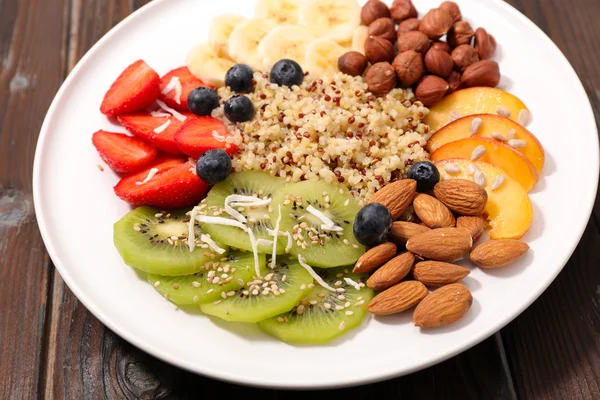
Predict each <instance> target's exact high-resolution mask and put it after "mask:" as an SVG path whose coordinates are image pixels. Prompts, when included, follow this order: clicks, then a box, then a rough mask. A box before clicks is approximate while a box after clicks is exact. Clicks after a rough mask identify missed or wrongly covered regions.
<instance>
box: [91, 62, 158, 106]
mask: <svg viewBox="0 0 600 400" xmlns="http://www.w3.org/2000/svg"><path fill="white" fill-rule="evenodd" d="M159 94H160V77H159V76H158V74H157V73H156V71H154V70H153V69H152V68H151V67H150V66H149V65H148V64H146V63H145V62H144V61H142V60H138V61H136V62H134V63H133V64H131V65H130V66H129V67H127V68H126V69H125V71H123V72H122V73H121V75H119V77H118V78H117V80H116V81H115V82H114V83H113V84H112V86H111V87H110V89H108V92H106V94H105V95H104V100H103V101H102V105H101V106H100V111H101V112H102V114H105V115H109V116H110V115H120V114H125V113H130V112H136V111H140V110H143V109H144V108H146V107H148V106H149V105H151V104H152V103H153V102H154V101H155V100H156V99H157V98H158V95H159Z"/></svg>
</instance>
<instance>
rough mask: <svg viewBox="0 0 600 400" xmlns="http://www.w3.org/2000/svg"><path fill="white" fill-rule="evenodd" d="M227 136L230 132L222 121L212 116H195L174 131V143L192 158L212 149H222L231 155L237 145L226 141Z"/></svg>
mask: <svg viewBox="0 0 600 400" xmlns="http://www.w3.org/2000/svg"><path fill="white" fill-rule="evenodd" d="M229 136H231V134H230V133H229V132H228V131H227V127H226V126H225V124H224V123H223V122H222V121H219V120H218V119H216V118H213V117H196V118H194V119H191V120H190V121H188V122H186V123H185V124H183V126H182V127H181V128H180V129H179V130H178V131H177V132H176V133H175V143H176V144H177V148H178V149H179V151H181V152H182V153H184V154H187V155H188V156H190V157H193V158H198V157H200V156H201V155H202V154H203V153H205V152H206V151H208V150H212V149H224V150H225V151H226V152H227V153H228V154H230V155H231V154H234V153H235V152H236V151H237V145H236V144H235V143H227V138H228V137H229Z"/></svg>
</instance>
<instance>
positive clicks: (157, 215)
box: [154, 213, 163, 218]
mask: <svg viewBox="0 0 600 400" xmlns="http://www.w3.org/2000/svg"><path fill="white" fill-rule="evenodd" d="M154 216H155V217H156V218H161V217H162V216H163V213H156V214H154Z"/></svg>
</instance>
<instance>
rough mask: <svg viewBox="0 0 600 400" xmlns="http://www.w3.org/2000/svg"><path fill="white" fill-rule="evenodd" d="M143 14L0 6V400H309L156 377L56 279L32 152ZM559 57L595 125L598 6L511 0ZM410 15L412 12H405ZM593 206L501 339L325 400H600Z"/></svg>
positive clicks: (583, 0)
mask: <svg viewBox="0 0 600 400" xmlns="http://www.w3.org/2000/svg"><path fill="white" fill-rule="evenodd" d="M146 2H148V0H0V399H20V398H24V399H30V398H63V399H80V398H86V399H87V398H90V399H96V398H108V399H120V398H127V399H136V398H142V399H153V398H159V399H179V398H197V397H199V396H200V395H208V396H215V397H216V396H220V397H221V398H231V397H233V396H234V395H244V396H246V395H255V394H256V395H260V396H262V397H263V398H280V397H284V396H285V397H286V398H300V397H302V396H307V395H309V396H310V395H317V396H319V397H321V395H324V394H325V393H324V392H323V391H317V392H313V393H310V394H308V393H302V392H282V391H273V390H264V389H255V388H246V387H241V386H237V385H232V384H228V383H223V382H218V381H214V380H211V379H208V378H205V377H201V376H197V375H194V374H191V373H188V372H185V371H182V370H180V369H177V368H175V367H173V366H170V365H168V364H165V363H163V362H161V361H158V360H156V359H155V358H153V357H151V356H149V355H147V354H145V353H143V352H142V351H140V350H138V349H136V348H135V347H134V346H132V345H130V344H129V343H127V342H125V341H124V340H122V339H121V338H119V337H118V336H116V335H115V334H113V333H112V332H111V331H110V330H108V329H106V328H105V327H104V326H103V325H102V324H101V323H100V322H99V321H98V320H97V319H96V318H94V316H93V315H91V314H90V313H89V312H88V311H87V310H86V309H85V307H83V306H82V305H81V304H80V303H79V302H78V300H77V299H76V298H75V297H74V296H73V294H72V293H71V292H70V290H69V289H68V288H67V287H66V286H65V284H64V283H63V281H62V280H61V278H60V276H59V275H58V273H56V272H55V271H54V268H53V267H52V264H51V261H50V260H49V258H48V256H47V254H46V252H45V250H44V246H43V243H42V240H41V238H40V235H39V232H38V229H37V224H36V222H35V216H34V215H33V207H32V199H31V172H32V164H33V157H34V149H35V144H36V141H37V135H38V132H39V128H40V126H41V123H42V120H43V118H44V115H45V113H46V110H47V108H48V106H49V105H50V102H51V100H52V98H53V96H54V94H55V93H56V91H57V90H58V88H59V86H60V84H61V82H62V81H63V80H64V78H65V77H66V75H67V74H68V71H70V69H71V68H72V67H73V66H74V65H75V63H76V62H77V60H78V59H79V58H80V57H81V56H82V55H83V54H84V53H85V52H86V51H87V50H88V49H89V48H90V47H91V46H92V45H93V44H94V43H95V42H96V41H97V40H98V39H99V38H100V37H101V36H102V35H103V34H104V33H106V32H107V31H108V30H109V29H110V28H111V27H112V26H114V25H115V24H117V23H118V22H119V21H120V20H122V19H123V18H124V17H126V16H127V15H129V14H130V13H131V12H133V11H134V10H135V9H137V8H139V7H141V6H142V5H143V4H145V3H146ZM509 3H511V4H513V5H514V6H515V7H517V8H518V9H519V10H521V11H522V12H523V13H524V14H525V15H527V16H528V17H529V18H531V19H532V20H533V21H534V22H535V23H536V24H538V25H539V26H540V27H541V28H542V29H543V30H544V31H545V32H546V33H547V34H548V35H549V36H550V37H551V38H552V39H553V40H554V41H555V42H556V44H557V45H558V46H559V47H560V48H561V50H562V51H563V52H564V53H565V55H566V56H567V58H568V59H569V60H570V61H571V63H572V64H573V66H574V67H575V69H576V71H577V73H578V74H579V76H580V78H581V80H582V82H583V84H584V86H585V88H586V91H587V93H588V96H589V97H590V99H591V101H592V105H593V106H594V111H595V114H596V119H597V120H598V121H600V24H598V20H600V1H598V0H539V1H538V0H509ZM417 4H418V1H417ZM599 247H600V203H599V202H598V201H597V202H596V205H595V207H594V214H593V216H592V218H591V219H590V222H589V223H588V226H587V230H586V232H585V234H584V236H583V239H582V240H581V243H580V244H579V246H578V248H577V250H576V251H575V253H574V254H573V257H572V258H571V260H570V261H569V264H568V265H567V266H566V267H565V269H564V270H563V272H562V273H561V274H560V275H559V277H558V278H557V279H556V281H555V282H554V283H553V284H552V285H551V287H550V288H549V289H548V290H547V291H546V292H545V293H544V294H543V295H542V296H541V297H540V298H539V299H538V300H537V301H536V302H535V303H534V304H533V305H532V306H531V307H530V308H529V309H528V310H526V311H525V312H524V313H523V314H522V315H521V316H519V317H518V318H517V319H516V320H515V321H513V322H512V323H511V324H509V325H508V326H507V327H506V328H504V329H503V330H502V331H501V332H500V333H497V334H496V335H494V336H493V337H491V338H489V339H487V340H485V341H484V342H483V343H481V344H479V345H478V346H475V347H474V348H472V349H470V350H468V351H466V352H464V353H463V354H461V355H459V356H457V357H454V358H452V359H450V360H448V361H446V362H444V363H441V364H439V365H436V366H434V367H431V368H428V369H425V370H423V371H420V372H417V373H414V374H411V375H409V376H405V377H402V378H398V379H394V380H390V381H386V382H381V383H377V384H373V385H367V386H362V387H357V388H352V389H340V390H336V391H334V393H328V395H332V394H333V395H349V396H357V397H360V398H377V399H380V398H381V399H383V398H386V399H387V398H389V399H396V398H407V399H412V398H419V399H463V398H471V399H514V398H522V399H524V398H534V399H598V398H600V269H599V268H598V267H599V266H600V251H599V250H598V249H599Z"/></svg>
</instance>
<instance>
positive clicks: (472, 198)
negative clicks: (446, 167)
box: [433, 179, 488, 215]
mask: <svg viewBox="0 0 600 400" xmlns="http://www.w3.org/2000/svg"><path fill="white" fill-rule="evenodd" d="M433 194H434V195H435V197H436V198H437V199H438V200H439V201H441V202H442V203H444V204H445V205H446V207H448V208H449V209H450V210H452V211H454V212H456V213H458V214H462V215H478V214H481V212H482V211H483V209H484V208H485V205H486V204H487V199H488V195H487V192H486V191H485V189H484V188H482V187H481V186H479V185H478V184H476V183H475V182H472V181H468V180H466V179H449V180H446V181H442V182H438V183H437V184H436V185H435V186H434V187H433Z"/></svg>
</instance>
